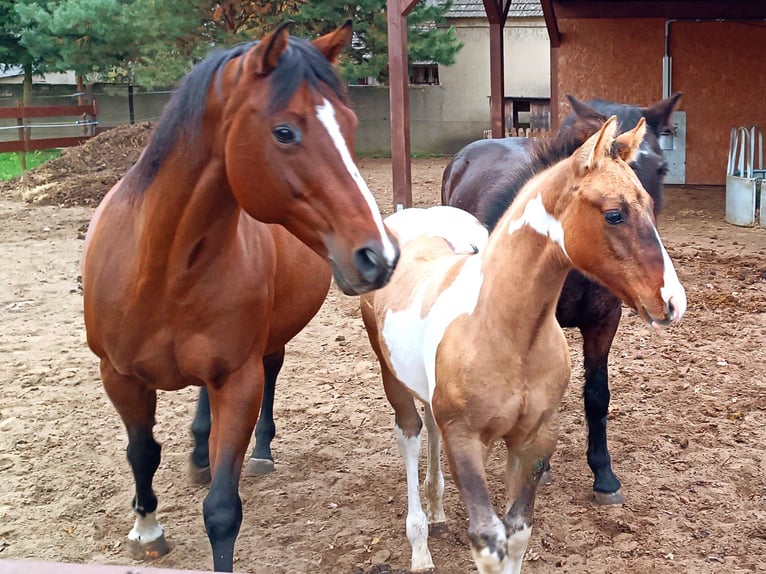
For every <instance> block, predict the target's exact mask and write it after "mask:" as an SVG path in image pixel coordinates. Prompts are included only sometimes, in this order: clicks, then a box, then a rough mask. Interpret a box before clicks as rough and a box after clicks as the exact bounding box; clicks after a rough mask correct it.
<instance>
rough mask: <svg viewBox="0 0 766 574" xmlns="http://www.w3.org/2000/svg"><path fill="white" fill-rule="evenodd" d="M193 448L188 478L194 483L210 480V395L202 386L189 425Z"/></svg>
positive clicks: (204, 482)
mask: <svg viewBox="0 0 766 574" xmlns="http://www.w3.org/2000/svg"><path fill="white" fill-rule="evenodd" d="M191 431H192V436H193V437H194V449H193V450H192V453H191V460H190V461H189V478H190V479H191V481H192V482H193V483H194V484H207V483H208V482H210V447H209V445H208V439H209V438H210V397H209V396H208V394H207V388H205V387H202V388H201V389H200V391H199V396H198V397H197V410H196V412H195V413H194V420H193V421H192V425H191Z"/></svg>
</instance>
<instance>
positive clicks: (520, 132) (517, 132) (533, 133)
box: [484, 128, 553, 139]
mask: <svg viewBox="0 0 766 574" xmlns="http://www.w3.org/2000/svg"><path fill="white" fill-rule="evenodd" d="M552 136H553V132H551V130H543V129H538V128H534V129H533V128H511V129H509V130H505V137H507V138H549V137H552ZM491 138H492V130H484V139H491Z"/></svg>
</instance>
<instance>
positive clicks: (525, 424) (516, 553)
mask: <svg viewBox="0 0 766 574" xmlns="http://www.w3.org/2000/svg"><path fill="white" fill-rule="evenodd" d="M615 131H616V122H615V118H614V117H612V118H610V119H609V120H608V121H607V122H606V123H605V124H604V126H603V127H602V129H601V130H600V131H599V132H598V133H597V134H595V135H594V136H592V137H591V138H589V139H588V140H587V141H586V142H585V143H584V144H583V145H582V146H581V147H580V148H579V149H578V150H577V151H576V152H575V153H574V155H573V156H571V157H570V158H568V159H565V160H563V161H561V162H559V163H557V164H555V165H554V166H553V167H551V168H549V169H547V170H545V171H543V172H542V173H540V174H538V175H537V176H535V177H534V178H533V179H532V180H531V181H530V182H529V183H528V184H527V185H526V186H525V187H524V188H523V189H522V190H521V192H520V193H519V195H518V197H517V198H516V200H515V202H514V203H513V204H512V205H511V207H510V208H509V209H508V211H507V212H506V213H505V215H503V217H502V218H501V220H500V222H499V223H498V225H497V226H496V228H495V229H494V231H493V232H492V233H491V234H490V236H489V241H488V243H487V245H486V247H485V248H484V249H482V250H480V251H479V252H478V253H476V254H473V255H470V254H469V255H466V254H459V253H456V252H455V250H454V249H453V247H452V245H451V244H450V243H449V242H448V241H445V240H444V239H442V238H439V237H435V236H433V235H424V236H420V237H417V238H415V239H412V240H410V241H409V242H408V243H406V244H404V245H403V246H402V255H401V259H400V261H399V264H398V267H397V269H396V271H395V272H394V274H393V277H392V278H391V281H390V283H389V284H388V285H387V286H386V287H384V288H382V289H381V290H379V291H375V292H373V293H369V294H365V295H363V296H362V298H361V308H362V316H363V319H364V322H365V326H366V328H367V333H368V335H369V339H370V342H371V343H372V347H373V349H374V350H375V353H376V354H377V356H378V360H379V362H380V367H381V371H382V377H383V385H384V388H385V392H386V396H387V397H388V400H389V402H390V403H391V405H392V406H393V408H394V411H395V427H394V433H395V435H396V439H397V444H398V446H399V451H400V453H401V454H402V457H403V458H404V464H405V469H406V476H407V495H408V500H409V502H408V512H407V538H408V539H409V541H410V543H411V545H412V565H411V567H412V570H415V571H422V570H427V569H430V568H433V561H432V559H431V555H430V552H429V550H428V546H427V538H428V530H429V528H428V526H429V524H428V523H429V522H432V523H436V524H433V525H439V524H438V523H440V522H443V521H444V510H443V506H442V492H443V477H442V473H441V469H440V467H439V456H438V455H439V440H440V433H441V439H442V440H443V441H444V446H445V452H446V456H447V460H448V462H449V465H450V469H451V471H452V476H453V478H454V480H455V483H456V485H457V487H458V489H459V491H460V495H461V498H462V500H463V502H464V504H465V505H466V508H467V510H468V518H469V526H468V533H469V539H470V545H471V551H472V554H473V558H474V561H475V562H476V566H477V568H478V570H479V572H481V573H483V574H484V573H500V572H502V573H511V572H514V573H517V572H519V571H520V568H521V562H522V557H523V555H524V551H525V548H526V545H527V541H528V539H529V536H530V532H531V526H532V509H533V506H534V500H535V494H536V489H537V485H538V482H539V479H540V477H541V475H542V473H543V470H544V468H545V465H546V463H547V461H548V460H549V459H550V457H551V454H552V453H553V450H554V446H555V442H556V439H557V434H558V428H557V413H558V405H559V402H560V400H561V396H562V393H563V392H564V389H565V387H566V385H567V383H568V382H569V376H570V357H569V349H568V347H567V343H566V340H565V338H564V335H563V333H562V330H561V327H559V325H558V323H557V322H556V318H555V309H556V301H557V300H558V297H559V293H560V291H561V286H562V284H563V283H564V279H565V277H566V275H567V273H568V272H569V270H570V269H571V268H572V267H575V268H578V269H580V270H581V271H583V272H584V273H587V274H588V275H590V276H592V277H595V278H597V279H598V280H600V281H603V282H604V283H605V284H606V285H608V286H609V288H610V289H612V291H613V292H615V293H617V294H619V296H620V297H621V298H622V299H623V300H624V301H625V302H626V303H628V304H629V305H630V306H631V307H633V308H634V309H635V310H636V311H637V312H638V313H639V315H640V316H641V317H643V318H644V319H645V320H646V321H647V322H648V323H649V324H651V325H652V326H654V327H656V328H659V327H664V326H667V325H670V324H671V323H675V322H676V321H678V320H680V319H681V316H682V315H683V314H684V311H685V308H686V295H685V291H684V289H683V287H682V286H681V284H680V283H679V281H678V277H677V275H676V272H675V269H674V268H673V264H672V263H671V261H670V258H669V257H668V254H667V252H666V251H665V248H664V247H663V245H662V243H661V241H660V238H659V235H658V233H657V230H656V228H655V224H654V215H653V212H652V199H651V197H649V195H648V194H647V192H646V191H645V190H644V189H643V187H642V186H641V184H640V182H639V181H638V179H636V176H635V174H634V172H633V171H632V170H631V168H630V167H629V166H628V162H630V161H632V160H633V159H634V158H635V156H636V154H637V153H638V152H639V146H640V145H641V142H642V140H643V138H644V133H645V125H644V121H643V120H641V121H640V122H639V124H638V125H637V126H636V128H635V129H633V130H632V131H630V132H627V133H625V134H622V135H620V136H619V137H617V138H615V137H614V136H615ZM397 216H398V214H397ZM395 217H396V216H392V217H391V218H389V219H388V220H387V221H388V222H390V229H392V231H394V232H397V233H399V235H400V236H401V237H405V235H406V233H407V232H408V231H409V230H407V229H401V225H398V224H397V220H396V218H395ZM412 219H416V218H412ZM412 219H411V220H410V221H412ZM451 225H453V224H450V226H451ZM414 398H417V399H419V400H420V401H421V402H423V403H424V404H425V419H426V429H427V431H428V443H429V449H428V469H427V471H426V478H425V481H424V484H423V489H424V495H425V498H426V500H427V502H428V505H427V511H426V512H425V513H424V512H423V510H422V508H421V504H420V496H419V491H418V453H419V450H420V436H421V428H422V422H421V419H420V416H419V415H418V411H417V408H416V406H415V402H414ZM498 439H502V440H503V441H504V442H505V445H506V448H507V451H508V462H507V466H506V471H505V486H506V493H507V496H508V501H509V503H508V507H507V509H506V513H505V515H504V517H503V518H502V519H499V518H498V517H497V515H496V513H495V511H494V509H493V507H492V503H491V498H490V494H489V490H488V485H487V477H486V474H485V468H484V462H485V460H486V456H487V454H488V452H489V448H490V446H491V445H492V444H493V443H494V441H495V440H498ZM442 526H443V525H442Z"/></svg>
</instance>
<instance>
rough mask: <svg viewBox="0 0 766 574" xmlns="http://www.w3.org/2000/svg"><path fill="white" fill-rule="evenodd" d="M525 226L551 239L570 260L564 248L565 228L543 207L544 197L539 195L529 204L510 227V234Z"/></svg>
mask: <svg viewBox="0 0 766 574" xmlns="http://www.w3.org/2000/svg"><path fill="white" fill-rule="evenodd" d="M525 225H528V226H529V227H531V228H532V229H534V230H535V231H537V232H538V233H539V234H540V235H546V236H548V237H550V238H551V240H553V242H554V243H556V245H558V246H559V247H561V250H562V251H563V252H564V255H566V257H567V259H569V255H568V254H567V250H566V247H564V228H563V227H562V226H561V222H560V221H559V220H558V219H556V218H555V217H553V216H552V215H551V214H550V213H548V212H547V211H546V209H545V206H544V205H543V197H542V195H540V194H539V193H538V194H537V195H536V196H535V197H534V198H532V199H530V200H529V201H528V202H527V204H526V205H525V206H524V212H523V213H522V214H521V217H519V218H518V219H514V220H513V221H511V223H510V224H509V225H508V233H509V234H511V233H515V232H516V231H518V230H519V229H521V228H522V227H524V226H525Z"/></svg>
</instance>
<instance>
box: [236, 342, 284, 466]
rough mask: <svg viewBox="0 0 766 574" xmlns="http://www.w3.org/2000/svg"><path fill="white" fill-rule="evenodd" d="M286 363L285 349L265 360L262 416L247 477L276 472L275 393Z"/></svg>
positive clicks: (258, 424) (258, 423) (256, 432)
mask: <svg viewBox="0 0 766 574" xmlns="http://www.w3.org/2000/svg"><path fill="white" fill-rule="evenodd" d="M284 362H285V348H284V347H282V348H281V349H279V351H277V352H276V353H272V354H271V355H269V356H267V357H264V358H263V372H264V384H263V400H262V401H261V414H260V415H259V416H258V422H257V423H256V425H255V447H253V452H252V453H251V454H250V460H248V461H247V465H246V466H245V475H247V476H260V475H262V474H268V473H270V472H273V470H274V457H273V456H272V454H271V441H272V440H274V435H275V434H276V432H277V429H276V426H275V425H274V393H275V390H276V386H277V376H279V371H280V370H281V369H282V365H283V364H284Z"/></svg>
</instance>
